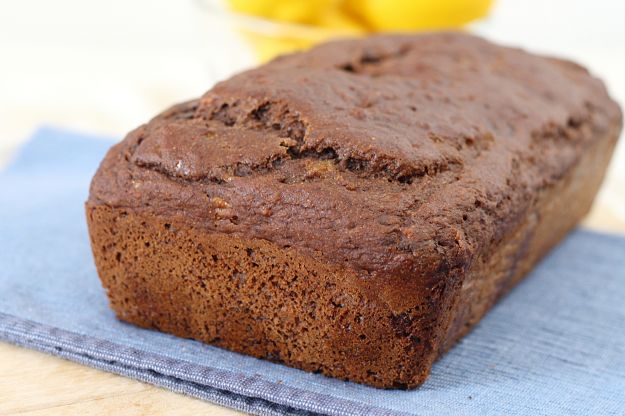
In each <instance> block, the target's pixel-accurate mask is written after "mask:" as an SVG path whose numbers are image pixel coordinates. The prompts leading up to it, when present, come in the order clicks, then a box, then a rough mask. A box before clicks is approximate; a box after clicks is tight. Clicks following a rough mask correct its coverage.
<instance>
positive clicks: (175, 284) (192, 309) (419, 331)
mask: <svg viewBox="0 0 625 416" xmlns="http://www.w3.org/2000/svg"><path fill="white" fill-rule="evenodd" d="M616 138H617V134H616V133H613V134H611V136H610V138H609V139H608V140H601V141H597V143H596V145H595V146H593V147H592V148H591V149H589V150H588V151H587V152H585V153H584V155H583V156H582V157H581V159H580V162H579V163H578V164H577V165H576V166H575V167H574V168H573V169H571V170H570V171H569V172H567V173H566V174H565V175H564V176H563V178H562V179H561V181H559V182H558V183H557V185H555V186H553V187H550V188H548V189H545V190H543V191H542V192H541V194H540V195H539V196H538V197H537V200H536V204H535V206H534V208H533V209H532V210H530V211H529V212H528V214H527V215H526V216H525V217H523V218H522V219H520V220H519V221H518V222H517V224H516V226H515V227H513V231H511V232H510V233H508V234H507V235H506V236H505V237H504V238H503V240H502V241H501V242H499V243H498V244H497V245H496V249H495V250H494V251H493V252H492V253H491V254H490V255H485V256H483V257H482V258H480V259H478V260H477V261H476V262H475V263H474V266H473V267H472V268H471V269H469V270H468V272H467V274H466V276H465V277H464V280H461V279H462V278H463V276H455V277H454V276H451V275H450V276H449V278H448V279H447V280H445V281H444V282H445V284H443V285H441V284H438V285H435V286H430V287H421V288H418V289H416V290H413V291H411V292H405V293H404V296H406V297H408V298H409V299H411V300H412V302H413V304H414V306H413V308H411V309H410V310H409V311H407V312H403V313H401V314H394V313H393V311H392V310H391V309H389V307H388V305H387V304H385V302H384V300H383V299H381V297H380V296H377V294H378V293H379V292H380V290H384V289H383V288H379V287H371V285H370V284H369V283H368V282H367V281H364V280H362V278H359V277H358V276H356V275H355V274H354V273H353V272H350V271H348V270H344V269H342V268H340V267H336V266H331V265H328V264H327V263H325V262H323V261H319V260H318V259H315V258H314V257H311V256H308V255H306V254H302V253H300V252H298V251H297V250H296V249H293V248H283V247H279V246H276V245H275V244H273V243H271V242H268V241H264V240H259V239H244V238H237V237H233V236H229V235H226V234H220V233H210V232H206V231H205V230H201V229H195V228H193V227H189V226H188V225H187V224H186V222H185V221H181V219H180V218H162V217H159V216H157V215H154V214H152V213H149V212H138V211H133V210H132V209H126V208H111V207H108V206H106V205H103V204H94V203H87V219H88V224H89V230H90V235H91V242H92V247H93V252H94V256H95V260H96V264H97V267H98V271H99V273H100V277H101V279H102V282H103V285H104V287H105V288H106V289H107V292H108V296H109V298H110V302H111V306H112V308H113V309H114V310H115V312H116V313H117V315H118V317H119V318H120V319H123V320H125V321H128V322H131V323H133V324H136V325H139V326H143V327H147V328H155V329H158V330H161V331H164V332H169V333H172V334H175V335H178V336H182V337H188V338H194V339H198V340H201V341H204V342H207V343H210V344H214V345H217V346H220V347H223V348H227V349H230V350H233V351H237V352H241V353H245V354H249V355H253V356H255V357H259V358H266V359H269V360H272V361H276V362H282V363H285V364H287V365H289V366H292V367H296V368H300V369H303V370H307V371H315V372H321V373H323V374H326V375H329V376H333V377H337V378H343V379H346V380H351V381H356V382H360V383H365V384H369V385H372V386H375V387H383V388H412V387H415V386H418V385H419V384H421V383H422V382H423V381H424V380H425V379H426V377H427V375H428V374H429V371H430V368H431V365H432V363H433V362H434V360H435V358H436V357H437V356H438V355H439V354H440V353H442V352H443V351H445V350H447V349H448V348H449V347H450V346H452V345H453V343H454V342H455V341H456V340H457V339H458V338H459V337H461V336H462V335H464V334H465V333H466V332H467V331H468V330H469V329H470V328H471V327H472V326H473V325H475V323H477V322H478V321H479V319H480V318H481V317H482V316H483V315H484V313H486V312H487V311H488V309H489V308H490V307H491V306H492V305H493V304H494V303H495V301H496V300H497V299H498V298H499V297H501V296H502V295H503V294H504V293H506V292H507V291H508V290H509V289H510V288H511V287H512V286H513V285H514V284H515V283H517V282H518V281H519V280H520V279H521V278H522V277H523V276H524V275H525V273H526V272H527V271H528V270H530V269H531V267H532V266H533V265H534V263H535V262H536V261H537V260H538V259H539V258H540V257H541V256H542V255H544V254H545V253H546V252H547V251H548V250H549V248H551V246H553V245H554V244H555V243H556V242H557V241H559V240H560V239H561V238H562V237H563V236H564V235H565V234H566V232H567V231H568V230H569V229H570V228H571V227H573V226H574V225H575V224H576V223H577V221H578V220H579V219H580V218H581V217H582V216H583V215H584V214H585V213H586V212H587V211H588V209H589V207H590V204H591V202H592V199H593V197H594V195H595V193H596V190H597V188H598V186H599V184H600V182H601V179H602V176H603V173H604V169H605V166H606V164H607V162H608V160H609V157H610V154H611V151H612V148H613V146H614V144H615V142H616ZM448 328H449V329H448ZM443 334H444V335H443Z"/></svg>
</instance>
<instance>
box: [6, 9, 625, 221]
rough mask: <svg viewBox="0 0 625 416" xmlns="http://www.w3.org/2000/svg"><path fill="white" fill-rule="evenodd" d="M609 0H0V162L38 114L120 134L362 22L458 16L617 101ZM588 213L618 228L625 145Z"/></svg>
mask: <svg viewBox="0 0 625 416" xmlns="http://www.w3.org/2000/svg"><path fill="white" fill-rule="evenodd" d="M623 16H625V2H621V1H615V0H593V1H588V0H550V1H541V0H525V1H519V0H495V1H490V0H437V1H432V0H429V1H428V0H412V1H410V0H318V1H310V0H272V1H265V0H256V1H254V0H227V1H225V0H224V1H219V0H194V1H193V0H178V1H174V0H150V1H148V0H134V1H122V0H109V1H107V2H95V1H84V0H82V1H79V0H56V1H54V2H49V1H41V0H39V1H37V0H22V1H19V2H10V3H9V2H4V3H2V5H0V51H1V55H0V56H1V58H0V59H1V62H2V63H1V65H0V163H6V161H7V160H8V159H9V158H10V155H11V154H12V152H13V151H14V149H15V148H16V147H17V146H18V144H19V143H21V142H22V141H24V140H25V139H27V138H28V136H29V135H30V134H31V133H32V132H33V131H34V130H35V129H37V128H38V127H40V126H42V125H53V126H58V127H64V128H68V129H73V130H78V131H81V132H84V133H93V134H97V135H107V136H111V137H113V138H117V139H120V138H122V137H123V135H124V134H125V132H127V131H129V130H130V129H132V128H134V127H136V126H137V125H139V124H141V123H142V122H145V121H146V120H148V119H149V118H150V117H152V116H153V115H155V114H156V113H157V112H159V111H161V110H163V109H164V108H166V107H168V106H169V105H171V104H173V103H176V102H179V101H182V100H186V99H189V98H192V97H197V96H199V95H200V94H202V93H203V92H204V91H206V90H207V89H209V88H210V87H211V86H212V85H213V84H214V83H215V82H217V81H218V80H220V79H223V78H226V77H227V76H229V75H231V74H232V73H234V72H236V71H240V70H242V69H244V68H248V67H250V66H253V65H256V64H258V63H259V62H262V61H265V60H267V59H269V58H271V57H272V56H274V55H275V54H277V53H283V52H286V51H289V50H292V49H297V48H305V47H308V46H310V45H311V44H313V43H315V42H319V41H322V40H325V39H328V38H332V37H337V36H339V37H342V36H360V35H362V34H366V33H369V32H372V31H389V30H392V31H395V30H424V29H433V28H434V29H435V28H439V27H460V26H463V27H465V28H466V29H467V30H469V31H472V32H475V33H477V34H481V35H483V36H486V37H488V38H489V39H491V40H494V41H498V42H502V43H505V44H510V45H515V46H521V47H524V48H527V49H530V50H532V51H536V52H541V53H549V54H555V55H558V56H562V57H567V58H571V59H574V60H577V61H579V62H581V63H582V64H584V65H585V66H587V67H589V68H590V69H591V71H592V72H593V73H594V74H596V75H597V76H599V77H601V78H602V79H603V80H605V81H606V83H607V84H608V88H609V90H610V92H611V94H612V95H613V96H614V97H615V98H616V99H617V100H618V101H619V102H620V103H621V104H622V103H625V25H624V24H623ZM587 224H589V225H591V226H593V227H597V228H601V229H604V230H608V231H619V230H620V231H625V143H623V141H622V140H621V143H620V145H619V147H618V149H617V154H616V156H615V158H614V159H613V163H612V165H611V168H610V171H609V175H608V179H607V181H606V183H605V185H604V187H603V189H602V191H601V194H600V196H599V198H598V200H597V203H596V207H595V209H594V210H593V212H592V214H591V215H590V216H589V218H588V220H587Z"/></svg>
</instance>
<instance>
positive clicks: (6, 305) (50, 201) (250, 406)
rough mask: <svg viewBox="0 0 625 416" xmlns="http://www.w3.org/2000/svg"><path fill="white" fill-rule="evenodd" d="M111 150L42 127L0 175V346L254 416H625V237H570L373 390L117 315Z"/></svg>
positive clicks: (97, 141)
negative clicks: (109, 214) (102, 271)
mask: <svg viewBox="0 0 625 416" xmlns="http://www.w3.org/2000/svg"><path fill="white" fill-rule="evenodd" d="M110 145H111V141H109V140H105V139H102V138H94V137H88V136H82V135H78V134H74V133H70V132H66V131H60V130H54V129H42V130H40V131H39V132H38V133H37V134H35V136H34V137H33V138H32V140H30V141H29V142H28V143H27V144H26V145H25V146H24V147H23V148H22V149H21V152H20V153H19V154H18V156H17V157H16V159H15V161H14V163H13V164H12V165H11V166H9V167H8V168H7V169H5V170H4V171H3V172H1V173H0V339H4V340H6V341H9V342H12V343H15V344H18V345H22V346H25V347H28V348H34V349H37V350H40V351H45V352H48V353H51V354H55V355H58V356H61V357H64V358H67V359H69V360H73V361H77V362H79V363H83V364H86V365H90V366H93V367H96V368H100V369H103V370H107V371H111V372H114V373H118V374H123V375H126V376H128V377H133V378H136V379H139V380H143V381H147V382H149V383H153V384H156V385H159V386H163V387H166V388H169V389H171V390H174V391H177V392H182V393H186V394H189V395H192V396H196V397H199V398H202V399H206V400H209V401H212V402H215V403H219V404H222V405H225V406H230V407H233V408H236V409H240V410H243V411H247V412H250V413H256V414H270V415H271V414H328V415H366V414H371V415H399V414H415V415H442V414H454V415H504V414H505V415H542V414H550V415H553V414H566V415H587V414H613V415H623V414H625V238H623V237H618V236H610V235H604V234H597V233H593V232H589V231H583V230H579V231H576V232H574V233H573V234H571V235H570V237H569V238H568V239H567V240H566V241H564V242H563V243H562V244H561V245H560V246H559V247H558V248H557V249H556V250H555V251H554V252H553V253H552V254H551V255H550V256H549V257H548V258H547V259H546V260H544V261H543V262H542V263H541V264H540V265H539V266H538V267H537V268H536V270H535V271H534V272H533V273H532V274H531V276H529V277H528V278H527V279H526V280H524V281H523V282H522V283H521V284H520V285H519V286H518V287H517V288H516V289H515V290H514V291H513V292H512V293H511V294H510V295H509V296H507V297H506V298H505V299H503V300H502V301H501V302H500V303H499V304H498V305H497V306H496V307H495V308H494V309H493V310H492V311H491V312H490V313H489V314H488V316H486V317H485V318H484V319H483V320H482V322H481V323H480V324H479V325H478V326H477V328H475V330H474V331H473V332H472V333H471V334H470V335H468V336H467V337H466V338H464V339H463V340H462V341H461V342H460V343H459V344H458V345H457V346H456V347H455V348H454V349H453V350H452V351H451V352H450V353H448V354H447V355H446V356H445V357H444V358H443V359H442V360H440V361H439V362H438V363H437V364H436V365H435V366H434V369H433V371H432V375H431V376H430V378H429V380H428V381H427V382H426V383H425V384H424V385H423V386H422V387H421V388H420V389H418V390H413V391H394V390H377V389H374V388H370V387H365V386H361V385H357V384H353V383H348V382H343V381H339V380H334V379H331V378H326V377H324V376H321V375H318V374H309V373H306V372H303V371H299V370H295V369H291V368H287V367H284V366H282V365H278V364H272V363H269V362H266V361H262V360H258V359H255V358H251V357H247V356H243V355H239V354H236V353H232V352H229V351H225V350H222V349H219V348H215V347H211V346H207V345H203V344H201V343H199V342H196V341H191V340H186V339H179V338H176V337H173V336H170V335H167V334H162V333H158V332H154V331H149V330H143V329H139V328H135V327H133V326H131V325H128V324H125V323H122V322H120V321H118V320H116V319H115V317H114V315H113V313H112V312H111V311H110V310H109V308H108V306H107V300H106V297H105V293H104V291H103V290H102V288H101V286H100V283H99V280H98V277H97V274H96V270H95V268H94V265H93V260H92V256H91V251H90V248H89V241H88V237H87V229H86V225H85V218H84V212H83V202H84V201H85V199H86V197H87V193H88V185H89V181H90V179H91V176H92V174H93V173H94V171H95V169H96V168H97V166H98V163H99V161H100V160H101V158H102V157H103V155H104V153H105V151H106V150H107V149H108V147H109V146H110Z"/></svg>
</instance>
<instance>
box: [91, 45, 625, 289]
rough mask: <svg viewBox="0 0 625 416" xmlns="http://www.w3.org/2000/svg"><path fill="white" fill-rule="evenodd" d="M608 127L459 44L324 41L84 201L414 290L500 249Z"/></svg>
mask: <svg viewBox="0 0 625 416" xmlns="http://www.w3.org/2000/svg"><path fill="white" fill-rule="evenodd" d="M620 119H621V114H620V110H619V109H618V106H616V104H615V103H614V102H612V101H611V100H610V98H609V97H608V95H607V94H606V92H605V89H604V87H603V85H602V84H601V82H600V81H598V80H597V79H595V78H593V77H591V76H590V75H589V74H588V73H587V71H586V70H585V69H583V68H582V67H580V66H578V65H576V64H573V63H570V62H567V61H563V60H558V59H553V58H545V57H538V56H534V55H530V54H527V53H525V52H523V51H521V50H517V49H510V48H503V47H499V46H496V45H493V44H491V43H489V42H487V41H485V40H482V39H480V38H477V37H473V36H469V35H466V34H459V33H443V34H425V35H385V36H376V37H371V38H367V39H362V40H347V41H339V42H333V43H329V44H325V45H322V46H319V47H316V48H314V49H312V50H311V51H309V52H307V53H302V54H294V55H289V56H284V57H281V58H278V59H276V60H274V61H273V62H271V63H269V64H267V65H264V66H262V67H260V68H257V69H254V70H250V71H247V72H244V73H242V74H240V75H237V76H235V77H233V78H231V79H229V80H227V81H224V82H222V83H220V84H218V85H216V86H215V87H214V88H213V89H212V90H210V91H208V92H207V93H206V94H204V96H203V97H201V98H200V99H198V100H193V101H190V102H187V103H183V104H181V105H178V106H175V107H173V108H171V109H170V110H168V111H165V112H164V113H163V114H161V115H159V116H158V117H156V118H155V119H153V120H152V121H150V122H149V123H148V124H146V125H144V126H141V127H139V128H138V129H136V130H135V131H133V132H132V133H130V134H129V135H128V137H127V138H126V139H125V140H124V141H123V142H122V143H121V144H119V145H118V146H117V147H115V148H114V149H113V150H112V151H111V152H110V153H109V155H108V156H107V158H106V160H105V161H104V163H103V165H102V167H101V168H100V170H99V172H98V174H97V175H96V177H95V179H94V181H93V186H92V188H91V195H90V199H91V201H97V202H99V203H103V204H107V205H109V206H124V207H135V208H137V209H148V210H151V211H153V212H156V213H160V214H162V215H164V216H168V215H172V214H173V213H176V212H180V211H184V212H185V213H186V215H187V218H188V220H189V222H190V223H191V224H193V225H196V226H201V227H204V228H206V229H209V230H212V231H218V232H223V233H228V234H234V235H239V236H247V237H253V238H262V239H266V240H269V241H272V242H274V243H276V244H278V245H283V246H297V247H299V248H301V249H304V250H309V252H311V253H312V252H314V253H318V254H320V255H322V256H323V257H324V259H325V260H326V261H330V262H334V263H337V264H347V265H349V267H351V268H353V269H354V270H357V271H359V272H360V273H361V274H363V275H373V276H378V275H379V276H391V275H393V276H396V275H404V276H408V277H409V279H414V278H415V277H416V278H427V276H432V275H433V274H436V273H442V274H445V273H446V272H447V271H448V270H451V269H454V268H458V267H463V265H466V264H467V263H468V262H469V261H470V260H471V259H472V258H473V257H474V256H475V255H476V254H477V255H479V253H481V252H484V251H485V250H488V249H489V248H490V247H491V246H492V245H493V242H495V243H496V242H497V241H499V240H500V239H501V236H502V235H503V234H504V233H505V231H506V230H507V229H509V228H513V227H514V224H509V225H507V224H508V223H509V222H510V219H514V218H517V217H518V216H519V215H522V213H523V212H524V211H525V210H527V208H528V207H529V206H531V204H532V203H533V199H534V196H535V194H536V192H537V191H539V190H540V189H542V188H544V187H547V186H549V185H550V184H552V183H554V182H555V181H557V180H558V178H560V177H561V176H562V175H563V174H564V173H565V172H566V171H567V170H568V169H569V168H570V167H571V166H572V165H573V164H574V163H576V161H577V160H578V158H579V156H580V155H581V154H582V153H583V152H584V149H586V148H587V147H588V146H589V145H590V143H591V142H592V141H593V140H596V139H597V138H600V137H604V136H605V135H606V133H607V131H608V130H609V128H610V126H611V125H612V124H614V123H620Z"/></svg>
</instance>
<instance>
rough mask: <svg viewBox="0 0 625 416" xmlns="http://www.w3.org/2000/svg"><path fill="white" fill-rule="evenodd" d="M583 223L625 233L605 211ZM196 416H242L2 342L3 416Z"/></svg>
mask: <svg viewBox="0 0 625 416" xmlns="http://www.w3.org/2000/svg"><path fill="white" fill-rule="evenodd" d="M584 225H585V226H587V227H589V228H593V229H600V230H605V231H610V232H621V233H625V222H623V221H622V220H619V219H618V218H617V217H613V216H612V215H610V213H609V212H607V211H604V210H602V209H601V208H600V207H596V208H595V209H593V211H592V212H591V214H590V215H589V216H588V217H587V218H586V220H585V221H584ZM17 414H25V415H32V416H35V415H44V414H45V415H103V414H114V415H195V414H210V415H218V416H222V415H223V416H226V415H239V414H241V413H239V412H236V411H234V410H230V409H226V408H223V407H220V406H216V405H213V404H210V403H207V402H203V401H200V400H198V399H194V398H191V397H187V396H184V395H181V394H177V393H173V392H170V391H167V390H164V389H161V388H159V387H154V386H151V385H149V384H145V383H142V382H139V381H135V380H131V379H128V378H125V377H121V376H118V375H114V374H110V373H106V372H103V371H100V370H96V369H93V368H89V367H85V366H82V365H79V364H75V363H73V362H70V361H66V360H64V359H61V358H57V357H53V356H49V355H46V354H43V353H40V352H37V351H30V350H26V349H23V348H19V347H16V346H14V345H10V344H6V343H2V342H0V415H17Z"/></svg>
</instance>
